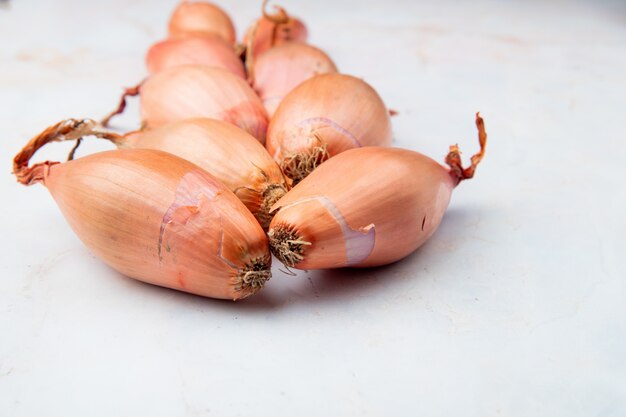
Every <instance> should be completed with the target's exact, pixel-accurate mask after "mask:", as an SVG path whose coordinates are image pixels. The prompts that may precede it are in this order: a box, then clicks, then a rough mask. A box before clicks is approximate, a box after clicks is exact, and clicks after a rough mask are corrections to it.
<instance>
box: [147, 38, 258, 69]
mask: <svg viewBox="0 0 626 417" xmlns="http://www.w3.org/2000/svg"><path fill="white" fill-rule="evenodd" d="M146 65H147V67H148V71H149V72H150V73H151V74H154V73H156V72H159V71H163V70H164V69H167V68H171V67H175V66H179V65H204V66H207V67H217V68H222V69H225V70H228V71H230V72H231V73H233V74H235V75H236V76H238V77H241V78H242V79H246V73H245V70H244V67H243V63H242V62H241V59H239V57H238V56H237V55H236V53H235V50H234V49H233V46H232V45H230V44H228V43H226V41H224V40H223V39H222V38H220V37H219V36H217V35H212V34H206V35H197V36H188V37H184V38H176V39H165V40H163V41H161V42H157V43H155V44H154V45H152V46H151V47H150V49H149V50H148V53H147V55H146Z"/></svg>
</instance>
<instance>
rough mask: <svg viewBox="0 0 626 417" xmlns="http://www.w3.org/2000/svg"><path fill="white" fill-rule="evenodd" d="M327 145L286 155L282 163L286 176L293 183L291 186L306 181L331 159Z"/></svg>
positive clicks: (281, 166)
mask: <svg viewBox="0 0 626 417" xmlns="http://www.w3.org/2000/svg"><path fill="white" fill-rule="evenodd" d="M326 148H327V145H326V144H325V143H324V144H320V145H319V146H316V147H314V148H312V149H307V150H305V151H303V152H297V153H292V154H288V155H286V156H285V157H284V158H283V160H282V162H281V163H280V168H281V169H282V171H283V173H284V174H285V176H287V177H288V178H290V179H291V180H292V181H293V182H292V184H291V186H292V187H293V186H294V185H296V184H298V183H299V182H300V181H302V180H303V179H305V178H306V177H307V176H308V175H309V174H310V173H311V172H313V170H314V169H315V168H317V167H318V166H319V165H321V164H322V162H324V161H326V160H327V159H328V158H330V155H329V154H328V150H327V149H326Z"/></svg>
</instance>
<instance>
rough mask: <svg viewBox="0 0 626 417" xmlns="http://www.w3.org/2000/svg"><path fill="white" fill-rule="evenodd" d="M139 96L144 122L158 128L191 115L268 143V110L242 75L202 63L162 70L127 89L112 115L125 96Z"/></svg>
mask: <svg viewBox="0 0 626 417" xmlns="http://www.w3.org/2000/svg"><path fill="white" fill-rule="evenodd" d="M134 95H139V96H140V103H141V118H142V125H143V126H144V127H145V128H155V127H159V126H162V125H164V124H167V123H171V122H175V121H178V120H183V119H188V118H192V117H208V118H212V119H219V120H223V121H225V122H228V123H231V124H233V125H235V126H237V127H239V128H241V129H243V130H245V131H246V132H248V133H250V134H251V135H252V136H254V137H255V138H257V139H258V140H259V142H261V143H265V135H266V131H267V124H268V121H267V112H266V111H265V108H264V107H263V103H262V102H261V99H260V98H259V96H257V95H256V93H255V92H254V90H252V88H251V87H250V86H249V85H248V83H246V81H244V80H243V79H241V78H240V77H237V76H236V75H233V74H232V73H230V72H228V71H226V70H224V69H220V68H211V67H205V66H202V65H180V66H177V67H172V68H168V69H165V70H163V71H160V72H158V73H156V74H153V75H151V76H150V77H148V78H147V79H146V80H144V81H143V82H142V83H141V84H140V85H139V86H137V87H135V88H132V89H127V90H126V92H125V93H124V95H123V96H122V99H121V101H120V104H119V105H118V108H117V109H116V110H115V111H113V112H112V113H111V114H109V115H108V116H107V117H106V118H105V119H104V120H103V121H102V125H104V126H106V125H107V124H108V123H109V121H110V119H111V117H113V116H115V115H116V114H119V113H121V112H123V111H124V108H125V107H126V97H128V96H134Z"/></svg>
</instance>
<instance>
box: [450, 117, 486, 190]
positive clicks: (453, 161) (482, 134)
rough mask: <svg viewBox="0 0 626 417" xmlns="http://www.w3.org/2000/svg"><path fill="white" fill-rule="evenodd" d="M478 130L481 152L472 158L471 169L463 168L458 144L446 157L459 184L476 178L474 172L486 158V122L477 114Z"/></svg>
mask: <svg viewBox="0 0 626 417" xmlns="http://www.w3.org/2000/svg"><path fill="white" fill-rule="evenodd" d="M476 128H477V129H478V143H479V144H480V151H478V153H476V154H475V155H473V156H472V158H471V165H470V166H469V167H467V168H463V162H462V161H461V151H460V149H459V145H458V144H457V145H452V146H450V152H449V153H448V155H447V156H446V164H448V165H449V166H450V174H451V175H452V176H454V177H455V178H456V179H457V184H458V183H460V182H461V181H463V180H467V179H470V178H472V177H473V176H474V172H475V171H476V167H477V166H478V164H480V161H482V159H483V157H484V156H485V147H486V145H487V132H486V131H485V122H484V121H483V118H482V117H480V113H476Z"/></svg>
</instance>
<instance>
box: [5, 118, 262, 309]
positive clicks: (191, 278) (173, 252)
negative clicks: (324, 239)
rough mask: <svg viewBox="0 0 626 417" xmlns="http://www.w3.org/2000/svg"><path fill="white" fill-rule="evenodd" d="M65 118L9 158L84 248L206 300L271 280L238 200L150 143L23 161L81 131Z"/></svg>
mask: <svg viewBox="0 0 626 417" xmlns="http://www.w3.org/2000/svg"><path fill="white" fill-rule="evenodd" d="M89 125H90V122H85V123H84V122H83V121H74V120H70V121H66V122H62V123H59V124H57V125H54V126H51V127H50V128H48V129H46V130H45V131H44V132H42V133H41V134H40V135H38V136H36V137H35V138H33V139H32V140H31V141H30V142H29V143H28V144H27V145H26V146H25V147H24V149H23V150H22V151H21V152H20V153H19V154H18V155H17V156H16V157H15V158H14V161H13V172H14V174H15V176H16V177H17V179H18V181H19V182H20V183H22V184H24V185H32V184H35V183H42V184H43V185H44V186H45V187H46V188H47V189H48V190H49V191H50V194H51V195H52V197H53V198H54V199H55V201H56V203H57V204H58V206H59V208H60V209H61V211H62V212H63V215H64V216H65V218H66V219H67V221H68V223H69V224H70V226H71V227H72V229H74V232H75V233H76V234H77V235H78V237H79V238H80V239H81V240H82V241H83V243H85V245H86V246H87V247H88V248H89V249H90V250H91V251H92V252H93V253H94V254H95V255H96V256H98V257H99V258H100V259H102V260H103V261H104V262H106V263H107V264H108V265H110V266H111V267H113V268H114V269H116V270H117V271H119V272H121V273H122V274H124V275H127V276H129V277H131V278H135V279H138V280H140V281H145V282H149V283H152V284H156V285H160V286H163V287H168V288H173V289H177V290H181V291H186V292H189V293H193V294H198V295H202V296H206V297H213V298H223V299H238V298H243V297H247V296H249V295H252V294H254V293H255V292H257V291H258V290H260V289H261V288H262V287H263V285H264V283H265V282H266V281H267V280H268V279H269V278H270V276H271V273H270V262H271V261H270V254H269V248H268V242H267V238H266V236H265V234H264V232H263V229H262V228H261V226H259V224H258V222H257V221H256V219H255V218H254V217H253V216H252V214H250V212H249V211H248V210H247V209H246V208H245V206H244V205H243V203H241V201H239V199H237V197H236V196H235V195H234V194H233V193H232V192H231V191H230V190H228V189H227V188H226V187H225V186H224V185H222V184H221V183H220V182H219V181H217V180H216V179H215V178H214V177H213V176H211V175H210V174H208V173H207V172H206V171H204V170H203V169H201V168H199V167H198V166H196V165H194V164H192V163H191V162H188V161H186V160H184V159H182V158H178V157H176V156H174V155H171V154H168V153H166V152H162V151H156V150H152V149H124V150H115V151H107V152H100V153H97V154H93V155H89V156H85V157H83V158H79V159H76V160H71V161H68V162H65V163H58V162H51V161H46V162H43V163H38V164H35V165H33V166H32V167H29V160H30V159H31V157H32V156H33V154H34V153H35V152H36V151H37V150H38V149H39V148H41V147H42V146H44V145H45V144H46V143H48V142H50V141H55V140H72V139H78V138H80V137H82V136H83V133H84V132H83V131H82V130H83V127H88V126H89Z"/></svg>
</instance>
